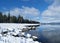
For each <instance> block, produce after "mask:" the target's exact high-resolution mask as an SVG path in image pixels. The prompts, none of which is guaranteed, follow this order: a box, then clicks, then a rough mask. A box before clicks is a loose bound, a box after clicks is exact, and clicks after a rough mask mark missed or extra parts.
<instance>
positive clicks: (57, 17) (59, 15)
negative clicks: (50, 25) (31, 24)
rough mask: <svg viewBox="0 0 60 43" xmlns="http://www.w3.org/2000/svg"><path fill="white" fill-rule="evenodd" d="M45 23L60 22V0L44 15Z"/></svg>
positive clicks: (56, 0)
mask: <svg viewBox="0 0 60 43" xmlns="http://www.w3.org/2000/svg"><path fill="white" fill-rule="evenodd" d="M42 19H43V20H44V21H45V22H60V0H55V1H54V3H53V4H52V5H50V6H49V7H48V9H47V10H45V11H44V12H43V13H42Z"/></svg>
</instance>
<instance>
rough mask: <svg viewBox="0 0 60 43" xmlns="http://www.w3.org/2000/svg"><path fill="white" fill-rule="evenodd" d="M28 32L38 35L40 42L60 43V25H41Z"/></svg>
mask: <svg viewBox="0 0 60 43" xmlns="http://www.w3.org/2000/svg"><path fill="white" fill-rule="evenodd" d="M29 33H31V34H32V35H36V36H38V38H39V40H38V41H41V42H42V43H60V25H41V26H40V27H39V29H37V30H35V31H34V30H32V31H30V32H29Z"/></svg>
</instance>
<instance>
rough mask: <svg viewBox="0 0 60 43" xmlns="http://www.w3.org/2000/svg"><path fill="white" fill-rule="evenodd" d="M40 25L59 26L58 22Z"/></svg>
mask: <svg viewBox="0 0 60 43" xmlns="http://www.w3.org/2000/svg"><path fill="white" fill-rule="evenodd" d="M41 24H42V25H60V22H51V23H41Z"/></svg>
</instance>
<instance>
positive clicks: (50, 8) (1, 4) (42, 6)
mask: <svg viewBox="0 0 60 43" xmlns="http://www.w3.org/2000/svg"><path fill="white" fill-rule="evenodd" d="M58 6H59V7H58ZM57 8H60V1H59V0H0V11H2V12H3V13H4V14H5V13H6V14H7V13H8V12H10V13H11V15H15V16H18V15H19V14H20V15H22V16H23V17H24V18H26V19H31V20H37V21H40V22H50V21H51V22H53V21H55V20H56V21H60V19H59V18H56V17H58V16H56V15H57V14H58V15H59V12H60V11H59V10H58V9H57ZM55 9H56V10H55ZM53 12H54V13H53ZM52 14H53V15H52Z"/></svg>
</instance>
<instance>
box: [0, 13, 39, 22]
mask: <svg viewBox="0 0 60 43" xmlns="http://www.w3.org/2000/svg"><path fill="white" fill-rule="evenodd" d="M0 23H39V22H37V21H32V20H28V19H24V18H23V17H22V16H20V15H19V16H18V17H16V16H10V13H8V15H6V14H4V15H3V14H2V12H0Z"/></svg>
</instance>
